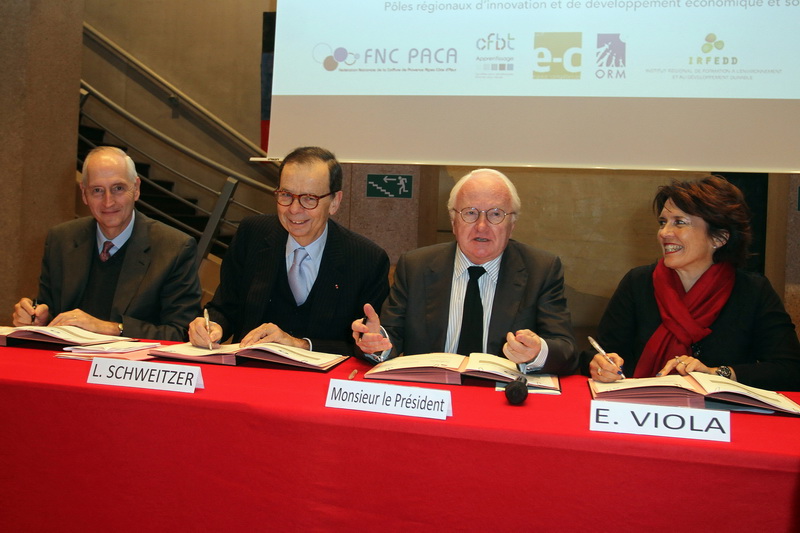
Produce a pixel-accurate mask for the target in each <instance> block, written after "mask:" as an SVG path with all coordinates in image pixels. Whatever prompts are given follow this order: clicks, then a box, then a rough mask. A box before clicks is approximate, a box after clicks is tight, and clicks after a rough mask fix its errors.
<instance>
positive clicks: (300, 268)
mask: <svg viewBox="0 0 800 533" xmlns="http://www.w3.org/2000/svg"><path fill="white" fill-rule="evenodd" d="M306 259H308V252H307V251H306V249H305V248H297V249H296V250H295V251H294V261H293V262H292V266H291V267H290V268H289V287H291V289H292V294H294V301H295V302H296V303H297V305H303V303H304V302H305V301H306V298H308V293H309V291H310V287H309V286H308V281H309V272H308V268H307V266H308V265H307V264H306V265H304V264H303V263H304V262H305V260H306Z"/></svg>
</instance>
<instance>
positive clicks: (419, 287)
mask: <svg viewBox="0 0 800 533" xmlns="http://www.w3.org/2000/svg"><path fill="white" fill-rule="evenodd" d="M456 246H457V245H456V243H455V242H452V243H445V244H437V245H434V246H428V247H425V248H420V249H417V250H413V251H411V252H408V253H406V254H404V255H403V256H402V257H401V258H400V260H399V261H398V263H397V269H396V271H395V278H394V284H393V286H392V290H391V292H390V294H389V300H388V301H387V303H386V305H385V306H384V309H383V311H382V313H381V325H383V327H384V328H385V329H386V331H387V333H388V334H389V337H390V339H391V341H392V344H393V345H394V348H393V350H392V355H393V356H394V355H399V354H401V353H404V354H405V355H412V354H419V353H429V352H441V351H444V349H445V342H446V337H447V325H448V320H449V316H448V313H449V306H450V291H451V287H452V282H453V268H454V265H455V254H456ZM492 306H493V307H492V318H491V322H490V324H489V330H488V336H487V351H488V352H489V353H492V354H494V355H499V356H501V357H502V356H503V353H502V350H503V344H504V343H505V338H506V334H507V333H508V332H515V331H517V330H520V329H530V330H532V331H533V332H535V333H536V334H537V335H539V336H540V337H542V338H543V339H545V340H547V345H548V347H549V353H548V356H547V361H546V363H545V366H544V368H543V369H542V371H543V372H547V373H554V374H570V373H572V372H574V371H575V368H576V358H575V339H574V335H573V332H572V324H571V322H570V315H569V311H568V310H567V301H566V298H565V297H564V274H563V268H562V266H561V261H560V259H559V258H558V257H556V256H554V255H552V254H550V253H548V252H545V251H542V250H538V249H536V248H533V247H532V246H528V245H525V244H522V243H519V242H517V241H514V240H510V241H509V243H508V246H507V247H506V249H505V251H504V252H503V259H502V261H501V263H500V272H499V276H498V280H497V289H496V292H495V297H494V302H493V303H492Z"/></svg>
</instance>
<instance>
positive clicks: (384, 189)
mask: <svg viewBox="0 0 800 533" xmlns="http://www.w3.org/2000/svg"><path fill="white" fill-rule="evenodd" d="M412 183H413V180H412V177H411V176H410V175H408V174H367V198H411V190H412V187H411V186H412Z"/></svg>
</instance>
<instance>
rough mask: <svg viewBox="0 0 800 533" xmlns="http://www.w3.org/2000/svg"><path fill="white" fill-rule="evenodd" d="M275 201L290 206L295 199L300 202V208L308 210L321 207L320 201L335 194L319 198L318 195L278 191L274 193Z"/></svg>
mask: <svg viewBox="0 0 800 533" xmlns="http://www.w3.org/2000/svg"><path fill="white" fill-rule="evenodd" d="M273 194H274V195H275V200H276V201H277V202H278V203H279V204H280V205H282V206H287V207H288V206H290V205H292V202H294V200H295V198H297V201H298V202H300V206H301V207H304V208H306V209H314V208H315V207H317V206H318V205H319V201H320V200H321V199H322V198H325V197H326V196H330V195H331V194H333V192H329V193H328V194H323V195H322V196H317V195H316V194H309V193H305V194H294V193H291V192H289V191H285V190H283V189H278V190H276V191H275V192H274V193H273Z"/></svg>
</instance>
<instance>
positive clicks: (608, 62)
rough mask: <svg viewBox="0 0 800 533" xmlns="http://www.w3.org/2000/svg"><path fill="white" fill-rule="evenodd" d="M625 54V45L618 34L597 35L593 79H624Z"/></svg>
mask: <svg viewBox="0 0 800 533" xmlns="http://www.w3.org/2000/svg"><path fill="white" fill-rule="evenodd" d="M625 52H626V50H625V43H624V42H622V40H621V39H620V36H619V33H599V34H598V35H597V52H596V53H595V66H596V67H597V70H595V72H594V75H595V77H597V78H598V79H609V80H613V79H623V78H625V64H626V61H627V58H626V55H625Z"/></svg>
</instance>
